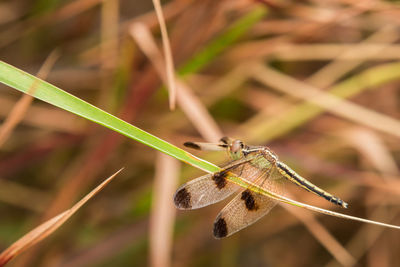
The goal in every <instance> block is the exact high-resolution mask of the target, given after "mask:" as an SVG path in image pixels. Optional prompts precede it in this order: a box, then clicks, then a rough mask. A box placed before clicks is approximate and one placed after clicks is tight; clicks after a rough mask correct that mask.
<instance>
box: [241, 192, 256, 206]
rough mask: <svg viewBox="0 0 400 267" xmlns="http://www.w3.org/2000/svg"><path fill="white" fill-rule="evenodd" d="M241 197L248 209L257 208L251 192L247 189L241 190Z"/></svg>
mask: <svg viewBox="0 0 400 267" xmlns="http://www.w3.org/2000/svg"><path fill="white" fill-rule="evenodd" d="M241 199H242V200H244V203H245V205H246V208H247V209H248V210H258V205H257V203H256V202H255V200H254V197H253V194H252V193H251V191H250V190H249V189H247V190H245V191H243V193H242V197H241Z"/></svg>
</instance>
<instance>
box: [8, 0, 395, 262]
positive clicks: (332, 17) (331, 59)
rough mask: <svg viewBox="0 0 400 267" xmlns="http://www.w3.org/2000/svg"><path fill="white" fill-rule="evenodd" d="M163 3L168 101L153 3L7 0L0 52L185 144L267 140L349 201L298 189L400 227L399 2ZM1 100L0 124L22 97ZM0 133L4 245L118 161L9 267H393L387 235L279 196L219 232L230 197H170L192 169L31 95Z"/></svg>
mask: <svg viewBox="0 0 400 267" xmlns="http://www.w3.org/2000/svg"><path fill="white" fill-rule="evenodd" d="M162 5H163V12H164V17H165V21H166V24H167V29H168V33H169V39H170V42H171V49H172V55H173V58H174V63H175V69H176V71H177V73H179V75H178V79H179V86H178V87H179V90H178V91H177V92H176V96H177V98H176V101H177V108H176V109H175V110H173V111H171V110H170V109H169V100H168V92H167V90H166V88H165V86H163V84H164V83H163V81H162V79H161V78H160V76H163V75H165V74H163V73H162V71H163V70H164V68H163V66H164V64H163V62H162V61H163V60H162V57H161V56H160V53H162V51H163V50H162V40H161V34H160V27H159V24H158V21H157V17H156V14H155V12H154V6H153V3H152V1H150V0H147V1H139V0H136V1H126V0H102V1H101V0H70V1H59V0H51V1H45V0H36V1H27V0H25V1H24V0H14V1H2V2H1V3H0V58H1V60H3V61H5V62H7V63H9V64H12V65H14V66H16V67H18V68H20V69H22V70H25V71H27V72H29V73H31V74H35V75H36V74H37V73H38V72H39V70H40V69H41V68H42V65H43V64H44V62H47V63H48V62H49V61H52V63H51V64H47V71H42V72H39V74H40V75H39V76H41V77H43V78H44V79H45V80H47V81H49V82H50V83H52V84H54V85H56V86H58V87H60V88H62V89H63V90H65V91H67V92H69V93H71V94H73V95H75V96H77V97H79V98H82V99H84V100H86V101H88V102H89V103H91V104H93V105H95V106H97V107H100V108H102V109H104V110H106V111H108V112H110V113H112V114H115V115H117V116H118V117H120V118H122V119H124V120H126V121H128V122H130V123H132V124H134V125H135V126H138V127H140V128H141V129H143V130H145V131H148V132H150V133H152V134H154V135H156V136H158V137H160V138H163V139H165V140H167V141H168V142H170V143H172V144H174V145H177V146H180V147H182V144H183V142H185V141H189V140H190V141H216V140H218V139H219V138H220V137H221V136H232V137H235V138H240V139H242V140H244V141H245V142H246V143H249V144H255V145H268V146H269V147H270V148H271V149H272V150H274V151H275V152H276V153H277V154H278V155H279V157H280V159H281V160H282V161H284V162H286V163H287V164H288V165H289V166H291V167H292V168H293V169H294V170H296V171H297V172H298V173H299V174H301V175H302V176H304V177H306V178H307V179H309V180H310V181H312V182H313V183H315V184H316V185H318V186H320V187H322V188H324V189H326V190H327V191H328V192H330V193H332V194H334V195H336V196H339V197H340V198H342V199H343V200H345V201H346V202H348V203H349V208H348V209H347V210H343V209H340V208H339V207H336V206H334V205H332V204H330V203H328V202H327V201H325V200H324V199H322V198H319V197H317V196H315V195H313V194H311V193H308V192H306V191H305V190H303V189H300V188H298V187H296V186H294V185H291V184H288V183H287V185H286V189H287V192H288V193H287V194H288V195H290V196H291V197H293V198H294V199H296V200H299V201H302V202H305V203H309V204H311V205H315V206H319V207H322V208H326V209H331V210H336V211H339V212H345V213H347V214H351V215H354V216H360V217H363V218H369V219H372V220H378V221H382V222H386V223H392V224H396V225H400V216H399V215H400V209H399V205H398V204H399V200H400V198H399V197H400V183H399V180H398V178H399V166H398V162H399V160H400V143H399V137H400V121H399V119H400V105H399V101H400V95H399V92H400V91H399V85H400V62H399V59H400V46H399V39H400V35H399V33H400V9H399V3H398V2H397V1H377V0H365V1H350V0H324V1H322V0H311V1H290V0H264V1H261V0H260V1H250V0H223V1H213V0H203V1H195V0H172V1H163V2H162ZM54 51H56V52H54ZM56 54H58V56H55V55H56ZM49 55H50V56H49ZM49 57H50V58H51V59H52V60H49ZM149 57H150V59H149ZM46 58H47V60H46ZM49 65H52V66H49ZM160 66H161V68H160ZM42 69H43V68H42ZM0 94H1V95H0V102H1V104H0V116H1V120H2V122H4V121H5V120H6V118H7V117H8V116H9V114H10V111H11V110H12V109H13V107H14V106H15V104H16V103H17V101H18V100H19V99H20V98H21V94H20V93H18V92H16V91H15V90H12V89H10V88H7V87H5V86H3V85H1V89H0ZM0 132H1V131H0ZM0 136H1V144H0V145H1V151H0V153H1V161H0V250H3V249H5V248H7V247H8V246H9V245H10V244H11V243H12V242H14V241H15V240H17V239H18V238H19V237H21V236H22V235H24V234H25V233H26V232H28V231H29V230H31V229H33V228H34V227H35V226H37V225H38V224H39V223H40V222H43V221H45V220H46V219H49V218H51V217H52V216H54V215H56V214H58V213H59V212H61V211H63V210H65V209H67V208H69V207H71V206H72V205H73V203H75V202H76V201H78V200H79V199H80V198H81V197H83V196H84V195H85V194H87V193H88V192H89V191H90V190H91V189H92V188H93V187H95V186H96V185H97V184H99V183H100V182H101V181H103V180H104V179H105V178H106V177H108V176H109V175H111V174H112V173H113V172H115V171H116V170H118V169H120V168H121V167H125V169H124V171H123V172H122V173H121V174H119V175H118V177H116V179H115V180H114V181H113V182H112V183H111V184H109V185H108V186H107V187H106V188H105V189H104V190H103V191H102V192H100V193H99V194H98V195H97V196H96V197H95V198H94V199H92V200H91V201H90V202H89V203H88V204H87V205H86V206H84V207H83V208H82V209H81V210H79V211H78V212H77V213H76V214H75V215H74V216H73V217H72V218H71V219H70V220H69V221H68V222H67V223H66V224H65V225H64V226H62V227H61V228H60V229H59V230H58V231H56V232H55V233H54V234H53V235H52V236H50V237H49V238H47V239H46V240H44V241H43V242H41V243H39V244H38V245H36V246H34V247H33V248H31V249H29V250H28V251H27V252H25V253H23V254H22V255H20V256H18V257H17V258H16V259H14V260H13V261H12V262H10V264H9V266H62V267H67V266H68V267H72V266H73V267H76V266H146V265H150V266H400V256H399V253H398V252H399V250H400V242H399V240H400V232H399V231H397V230H392V229H385V228H382V227H378V226H369V225H366V224H362V223H359V222H352V221H347V220H343V219H338V218H334V217H329V216H325V215H319V214H316V213H311V212H309V211H306V210H303V209H301V208H293V207H288V206H287V205H282V206H281V205H278V206H277V207H276V208H274V209H273V210H272V211H271V212H270V214H268V215H267V216H265V217H264V218H262V219H261V220H260V221H258V222H257V223H255V224H253V225H252V226H250V227H247V228H246V229H244V230H242V231H240V232H238V233H237V234H235V235H233V236H232V237H229V238H226V239H223V240H216V239H214V238H213V235H212V227H213V222H214V219H215V216H216V215H217V214H218V212H219V211H220V210H221V209H222V208H223V206H224V205H225V204H226V203H227V201H224V202H223V203H222V202H221V203H218V204H215V205H212V206H209V207H206V208H203V209H199V210H196V211H185V212H183V211H177V210H176V209H175V207H174V206H173V201H172V198H173V194H174V192H175V190H176V188H177V187H178V186H179V185H180V184H182V183H184V182H186V181H188V180H190V179H193V178H195V177H197V176H200V175H203V174H204V172H202V171H200V170H198V169H195V168H194V167H191V166H189V165H186V164H184V163H181V162H177V161H176V160H174V159H171V158H169V157H167V156H165V155H162V154H160V153H159V152H157V151H155V150H152V149H151V148H149V147H146V146H144V145H142V144H139V143H137V142H135V141H133V140H130V139H128V138H126V137H123V136H121V135H119V134H117V133H114V132H112V131H111V130H109V129H106V128H103V127H101V126H98V125H96V124H94V123H91V122H88V121H86V120H84V119H81V118H79V117H77V116H75V115H73V114H70V113H68V112H66V111H63V110H60V109H57V108H55V107H53V106H50V105H48V104H45V103H43V102H40V101H38V100H35V101H33V103H32V104H31V106H30V107H29V109H28V110H27V112H26V113H25V114H24V115H23V117H22V118H21V121H20V122H19V123H18V125H17V126H16V127H15V129H14V131H13V132H12V133H11V134H10V135H9V136H7V137H5V136H4V135H0ZM190 152H191V153H192V152H193V151H190ZM193 153H194V154H195V155H196V156H199V157H202V158H204V159H206V160H208V161H211V162H213V163H215V164H218V165H219V166H223V164H224V163H225V162H227V161H228V158H227V157H226V154H225V153H214V152H213V153H207V152H197V151H194V152H193Z"/></svg>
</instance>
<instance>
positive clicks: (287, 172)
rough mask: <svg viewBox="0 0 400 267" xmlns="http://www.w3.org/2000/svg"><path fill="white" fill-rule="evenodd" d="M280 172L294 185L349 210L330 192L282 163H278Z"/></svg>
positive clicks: (344, 203)
mask: <svg viewBox="0 0 400 267" xmlns="http://www.w3.org/2000/svg"><path fill="white" fill-rule="evenodd" d="M277 165H278V170H279V172H280V173H281V174H282V175H283V176H284V177H285V178H286V179H288V180H290V181H292V182H293V183H295V184H297V185H298V186H300V187H302V188H304V189H306V190H307V191H310V192H313V193H315V194H317V195H319V196H321V197H323V198H325V199H326V200H328V201H330V202H332V203H334V204H336V205H339V206H342V207H343V208H347V207H348V204H347V203H346V202H344V201H343V200H341V199H340V198H338V197H335V196H333V195H331V194H329V193H328V192H326V191H324V190H323V189H321V188H319V187H318V186H316V185H314V184H312V183H311V182H309V181H307V180H306V179H305V178H303V177H301V176H300V175H298V174H297V173H295V172H294V171H293V170H292V169H290V168H289V167H288V166H287V165H286V164H284V163H282V162H279V161H278V162H277Z"/></svg>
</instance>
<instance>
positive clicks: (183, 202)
mask: <svg viewBox="0 0 400 267" xmlns="http://www.w3.org/2000/svg"><path fill="white" fill-rule="evenodd" d="M174 203H175V206H176V207H177V208H179V209H190V208H191V207H192V204H191V203H190V193H189V192H188V191H187V190H186V188H182V189H180V190H178V191H177V192H176V193H175V196H174Z"/></svg>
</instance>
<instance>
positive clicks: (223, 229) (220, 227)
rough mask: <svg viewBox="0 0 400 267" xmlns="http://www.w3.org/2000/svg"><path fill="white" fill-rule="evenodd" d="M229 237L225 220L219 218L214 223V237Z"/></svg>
mask: <svg viewBox="0 0 400 267" xmlns="http://www.w3.org/2000/svg"><path fill="white" fill-rule="evenodd" d="M227 235H228V227H227V226H226V222H225V219H224V218H217V220H216V221H215V223H214V237H215V238H223V237H225V236H227Z"/></svg>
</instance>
